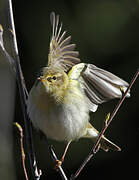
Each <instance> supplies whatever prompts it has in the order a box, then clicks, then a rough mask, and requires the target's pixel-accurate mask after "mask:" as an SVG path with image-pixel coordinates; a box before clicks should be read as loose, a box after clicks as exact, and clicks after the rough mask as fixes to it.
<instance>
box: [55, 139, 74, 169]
mask: <svg viewBox="0 0 139 180" xmlns="http://www.w3.org/2000/svg"><path fill="white" fill-rule="evenodd" d="M70 143H71V140H70V141H69V142H68V143H67V145H66V148H65V150H64V153H63V155H62V158H61V160H57V161H56V165H55V168H56V169H58V167H59V166H61V164H62V163H63V162H64V158H65V156H66V153H67V151H68V148H69V145H70Z"/></svg>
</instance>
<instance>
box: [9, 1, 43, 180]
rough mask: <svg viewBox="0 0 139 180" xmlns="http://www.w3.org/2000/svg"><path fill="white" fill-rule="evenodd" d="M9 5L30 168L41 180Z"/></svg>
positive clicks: (10, 11) (10, 4) (37, 178)
mask: <svg viewBox="0 0 139 180" xmlns="http://www.w3.org/2000/svg"><path fill="white" fill-rule="evenodd" d="M8 3H9V13H10V23H11V31H12V34H13V36H12V37H13V45H14V52H15V56H16V57H15V68H16V77H17V83H18V87H19V93H20V100H21V105H22V111H23V116H24V124H25V132H26V136H25V137H26V143H27V148H28V149H27V152H28V155H29V159H30V166H31V170H32V174H33V179H35V180H39V179H40V174H39V171H38V168H37V164H36V157H35V153H34V148H33V142H32V129H31V122H30V120H29V118H28V114H27V109H26V99H27V90H26V86H25V82H24V78H23V74H22V70H21V66H20V59H19V54H18V47H17V41H16V33H15V25H14V18H13V8H12V0H8Z"/></svg>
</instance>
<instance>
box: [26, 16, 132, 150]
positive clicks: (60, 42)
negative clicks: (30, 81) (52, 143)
mask: <svg viewBox="0 0 139 180" xmlns="http://www.w3.org/2000/svg"><path fill="white" fill-rule="evenodd" d="M50 19H51V24H52V26H53V33H52V39H51V42H50V51H49V55H48V66H47V67H44V68H43V72H42V76H40V77H39V78H38V79H37V82H36V83H35V84H34V86H33V87H32V89H31V91H30V93H29V98H28V101H27V110H28V114H29V117H30V119H31V121H32V123H33V125H34V126H35V127H36V128H37V129H39V130H41V131H42V132H43V133H44V134H45V135H46V136H47V137H49V138H52V139H55V140H58V141H67V142H70V141H71V140H77V139H79V138H90V139H92V140H93V141H94V142H95V141H96V139H97V137H98V134H99V132H98V131H97V130H96V129H95V128H94V127H93V126H92V125H91V124H90V122H89V119H90V118H89V112H90V111H92V112H95V111H96V110H97V108H98V105H99V104H101V103H103V102H105V101H108V100H110V99H113V98H120V97H121V96H122V92H121V90H120V89H121V87H122V89H123V91H125V90H126V88H127V87H128V83H126V82H125V81H123V80H122V79H120V78H119V77H117V76H115V75H113V74H112V73H110V72H107V71H105V70H103V69H100V68H97V67H96V66H94V65H92V64H85V63H80V59H79V58H78V52H77V51H74V48H75V44H70V39H71V37H70V36H69V37H67V38H66V39H64V36H65V34H66V32H65V31H64V32H63V33H62V34H61V29H62V24H61V25H60V27H59V16H55V14H54V13H52V14H51V16H50ZM127 96H128V97H129V96H130V94H127ZM100 144H101V148H102V149H103V150H105V151H108V150H109V149H112V150H117V151H119V150H120V148H119V147H118V146H116V145H115V144H113V143H112V142H111V141H109V140H108V139H106V138H105V137H104V136H103V137H102V139H101V142H100Z"/></svg>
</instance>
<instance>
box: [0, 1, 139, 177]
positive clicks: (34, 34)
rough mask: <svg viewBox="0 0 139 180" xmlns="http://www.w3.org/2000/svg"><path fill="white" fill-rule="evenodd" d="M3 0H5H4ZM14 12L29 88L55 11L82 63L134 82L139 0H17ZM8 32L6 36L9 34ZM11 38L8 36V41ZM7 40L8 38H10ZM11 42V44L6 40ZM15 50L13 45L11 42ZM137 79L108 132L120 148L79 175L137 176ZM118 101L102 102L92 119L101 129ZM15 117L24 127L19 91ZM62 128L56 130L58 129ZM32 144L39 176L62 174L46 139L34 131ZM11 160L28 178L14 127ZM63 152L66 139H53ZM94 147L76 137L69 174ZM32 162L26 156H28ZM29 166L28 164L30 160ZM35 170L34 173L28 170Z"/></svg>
mask: <svg viewBox="0 0 139 180" xmlns="http://www.w3.org/2000/svg"><path fill="white" fill-rule="evenodd" d="M3 2H4V1H3ZM13 6H14V17H15V25H16V33H17V40H18V47H19V54H20V58H21V65H22V70H23V73H24V77H25V81H26V84H27V87H28V90H30V88H31V87H32V85H33V83H34V81H35V78H36V75H37V72H38V71H39V69H40V68H41V67H43V66H45V65H46V64H47V56H48V49H49V42H50V37H51V32H52V29H51V26H50V21H49V15H50V12H51V11H54V12H55V13H56V14H59V15H60V20H61V21H62V22H63V30H67V35H72V43H75V44H76V45H77V48H76V50H78V51H79V52H80V59H81V60H82V61H83V62H89V63H93V64H95V65H97V66H99V67H101V68H104V69H106V70H108V71H110V72H112V73H114V74H116V75H118V76H119V77H121V78H123V79H124V80H126V81H128V82H130V81H131V79H132V77H133V75H134V73H135V72H136V70H137V68H138V65H139V63H138V62H139V1H137V0H92V1H91V0H86V1H83V0H77V1H74V0H69V1H68V0H61V1H56V0H51V1H47V0H42V1H34V0H30V1H24V0H20V1H17V0H14V1H13ZM6 7H7V5H6V4H5V5H4V8H5V9H4V11H1V12H3V14H2V13H1V14H2V16H1V19H0V20H1V22H0V23H1V24H3V26H4V28H5V30H6V31H8V28H9V24H8V15H7V11H6ZM7 34H8V33H7ZM7 36H8V35H7ZM9 42H10V40H9ZM7 44H8V43H7ZM9 44H10V43H9ZM7 46H8V45H7ZM8 48H9V51H10V52H11V53H12V51H11V48H10V47H9V46H8ZM138 84H139V83H138V80H137V81H136V83H135V84H134V86H133V88H132V89H131V98H130V99H126V100H125V101H124V103H123V105H122V106H121V108H120V110H119V111H118V113H117V115H116V117H115V118H114V120H113V122H112V123H111V125H110V127H109V128H108V130H107V132H106V136H107V137H108V138H109V139H110V140H112V141H113V142H115V143H116V144H117V145H119V146H120V147H121V149H122V151H121V152H109V153H105V152H103V151H100V152H99V153H97V154H96V155H95V156H94V158H93V159H92V160H91V161H90V162H89V163H88V165H87V166H86V167H85V169H84V170H83V171H82V173H81V174H80V176H79V178H78V179H89V178H90V179H100V178H103V179H107V180H109V179H115V178H116V179H119V178H121V179H122V178H125V177H129V178H132V179H134V178H135V177H138V156H139V155H138V150H139V148H138V138H139V125H138V110H139V109H138V99H139V93H138V91H139V86H138ZM117 102H118V100H113V101H110V102H108V103H104V104H102V105H100V106H99V109H98V110H97V112H96V113H94V114H93V115H92V114H91V122H92V124H94V126H95V127H97V129H98V130H100V129H101V128H102V125H103V121H104V118H105V116H106V114H107V113H108V112H112V110H113V109H114V107H115V105H116V103H117ZM14 121H18V122H19V123H20V124H21V125H22V126H23V127H24V124H23V117H22V112H21V107H20V101H19V95H18V91H17V92H16V106H15V117H14ZM57 133H58V132H57ZM33 135H34V143H35V149H36V155H37V160H38V166H39V168H40V169H41V170H42V172H43V175H42V177H41V179H52V178H53V179H60V176H59V175H58V174H57V173H56V172H55V171H54V169H53V166H54V165H53V163H52V162H51V159H50V156H49V154H48V150H47V146H46V144H45V141H43V140H41V139H40V137H39V134H38V133H37V132H36V131H35V130H34V132H33ZM13 136H14V145H13V159H14V165H15V173H16V176H17V179H20V180H22V179H25V178H24V174H23V168H22V165H21V155H20V148H19V133H17V130H16V129H15V128H14V130H13ZM49 142H50V143H51V144H53V145H54V148H55V152H56V153H57V156H58V157H61V155H62V152H63V150H64V146H65V145H64V143H58V142H54V141H51V140H50V141H49ZM91 147H92V144H91V141H90V140H87V139H82V140H79V141H78V142H73V143H72V144H71V146H70V148H69V151H68V153H67V156H66V158H65V162H64V164H63V167H64V170H65V172H66V174H67V175H68V176H69V175H70V174H71V173H74V172H75V171H76V169H77V168H78V167H79V165H80V164H81V162H82V161H83V159H84V158H85V157H86V156H87V154H88V153H89V151H90V149H91ZM26 162H27V164H28V159H27V160H26ZM27 167H28V165H27ZM28 173H29V174H31V173H30V172H28ZM29 177H30V175H29Z"/></svg>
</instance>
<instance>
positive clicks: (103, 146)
mask: <svg viewBox="0 0 139 180" xmlns="http://www.w3.org/2000/svg"><path fill="white" fill-rule="evenodd" d="M100 147H101V149H103V150H104V151H106V152H107V151H109V150H110V149H111V150H113V151H121V149H120V147H118V146H117V145H116V144H114V143H113V142H111V141H110V140H108V139H107V138H105V137H104V136H103V137H102V139H101V141H100Z"/></svg>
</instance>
